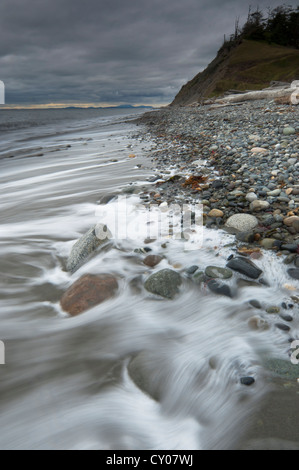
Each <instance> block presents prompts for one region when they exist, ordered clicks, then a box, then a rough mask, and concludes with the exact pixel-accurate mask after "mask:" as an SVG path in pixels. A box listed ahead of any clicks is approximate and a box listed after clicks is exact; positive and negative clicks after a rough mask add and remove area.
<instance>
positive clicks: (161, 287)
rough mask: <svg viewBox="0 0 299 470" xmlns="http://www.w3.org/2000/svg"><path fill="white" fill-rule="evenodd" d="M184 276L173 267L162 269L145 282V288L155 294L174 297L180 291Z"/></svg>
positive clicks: (167, 297) (169, 297)
mask: <svg viewBox="0 0 299 470" xmlns="http://www.w3.org/2000/svg"><path fill="white" fill-rule="evenodd" d="M181 284H182V278H181V276H180V274H179V273H177V272H176V271H173V270H172V269H162V270H161V271H158V272H156V273H154V274H152V275H151V276H150V277H149V278H148V279H147V280H146V281H145V284H144V287H145V289H146V290H147V291H148V292H151V293H152V294H155V295H160V296H161V297H165V298H166V299H173V298H174V296H175V295H176V294H177V293H178V292H179V286H180V285H181Z"/></svg>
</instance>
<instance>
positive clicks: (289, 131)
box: [283, 126, 296, 135]
mask: <svg viewBox="0 0 299 470" xmlns="http://www.w3.org/2000/svg"><path fill="white" fill-rule="evenodd" d="M295 133H296V129H294V127H291V126H287V127H285V128H284V129H283V134H284V135H293V134H295Z"/></svg>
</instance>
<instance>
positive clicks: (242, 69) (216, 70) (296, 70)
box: [171, 39, 299, 105]
mask: <svg viewBox="0 0 299 470" xmlns="http://www.w3.org/2000/svg"><path fill="white" fill-rule="evenodd" d="M296 79H297V80H298V79H299V50H298V49H294V48H290V47H285V46H280V45H275V44H268V43H267V42H265V41H252V40H247V39H239V40H238V41H236V42H235V43H232V44H230V43H228V44H227V45H225V44H224V45H223V46H222V47H221V49H220V50H219V52H218V54H217V56H216V57H215V59H214V60H213V61H212V62H211V63H210V64H209V65H208V67H207V68H206V69H205V70H204V71H203V72H200V73H198V74H197V75H196V76H195V77H194V78H193V79H192V80H190V81H189V82H188V83H187V84H186V85H184V86H183V87H182V88H181V90H180V91H179V93H178V94H177V95H176V97H175V99H174V100H173V102H172V103H171V105H188V104H192V103H195V102H198V101H201V100H202V99H203V98H211V97H215V96H221V95H223V94H224V93H225V92H228V91H229V90H236V91H237V90H239V91H245V90H259V89H262V88H265V87H267V86H269V85H270V82H271V81H282V82H292V81H293V80H296Z"/></svg>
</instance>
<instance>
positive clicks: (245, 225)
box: [225, 214, 259, 232]
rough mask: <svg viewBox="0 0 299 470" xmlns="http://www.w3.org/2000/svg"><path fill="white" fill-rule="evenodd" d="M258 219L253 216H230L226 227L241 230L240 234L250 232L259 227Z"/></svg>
mask: <svg viewBox="0 0 299 470" xmlns="http://www.w3.org/2000/svg"><path fill="white" fill-rule="evenodd" d="M258 223H259V221H258V219H257V218H256V217H255V216H254V215H251V214H234V215H232V216H230V217H229V218H228V219H227V221H226V223H225V225H226V227H231V228H235V229H237V230H239V231H240V232H248V231H250V230H252V229H254V228H255V227H256V226H257V225H258Z"/></svg>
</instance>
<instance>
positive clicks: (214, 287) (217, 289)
mask: <svg viewBox="0 0 299 470" xmlns="http://www.w3.org/2000/svg"><path fill="white" fill-rule="evenodd" d="M207 285H208V288H209V289H210V291H211V292H213V293H214V294H217V295H224V296H225V297H230V298H233V296H234V295H233V292H232V290H231V288H230V287H229V286H228V285H227V284H223V283H221V282H219V281H217V280H216V279H211V280H210V281H208V283H207Z"/></svg>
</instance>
